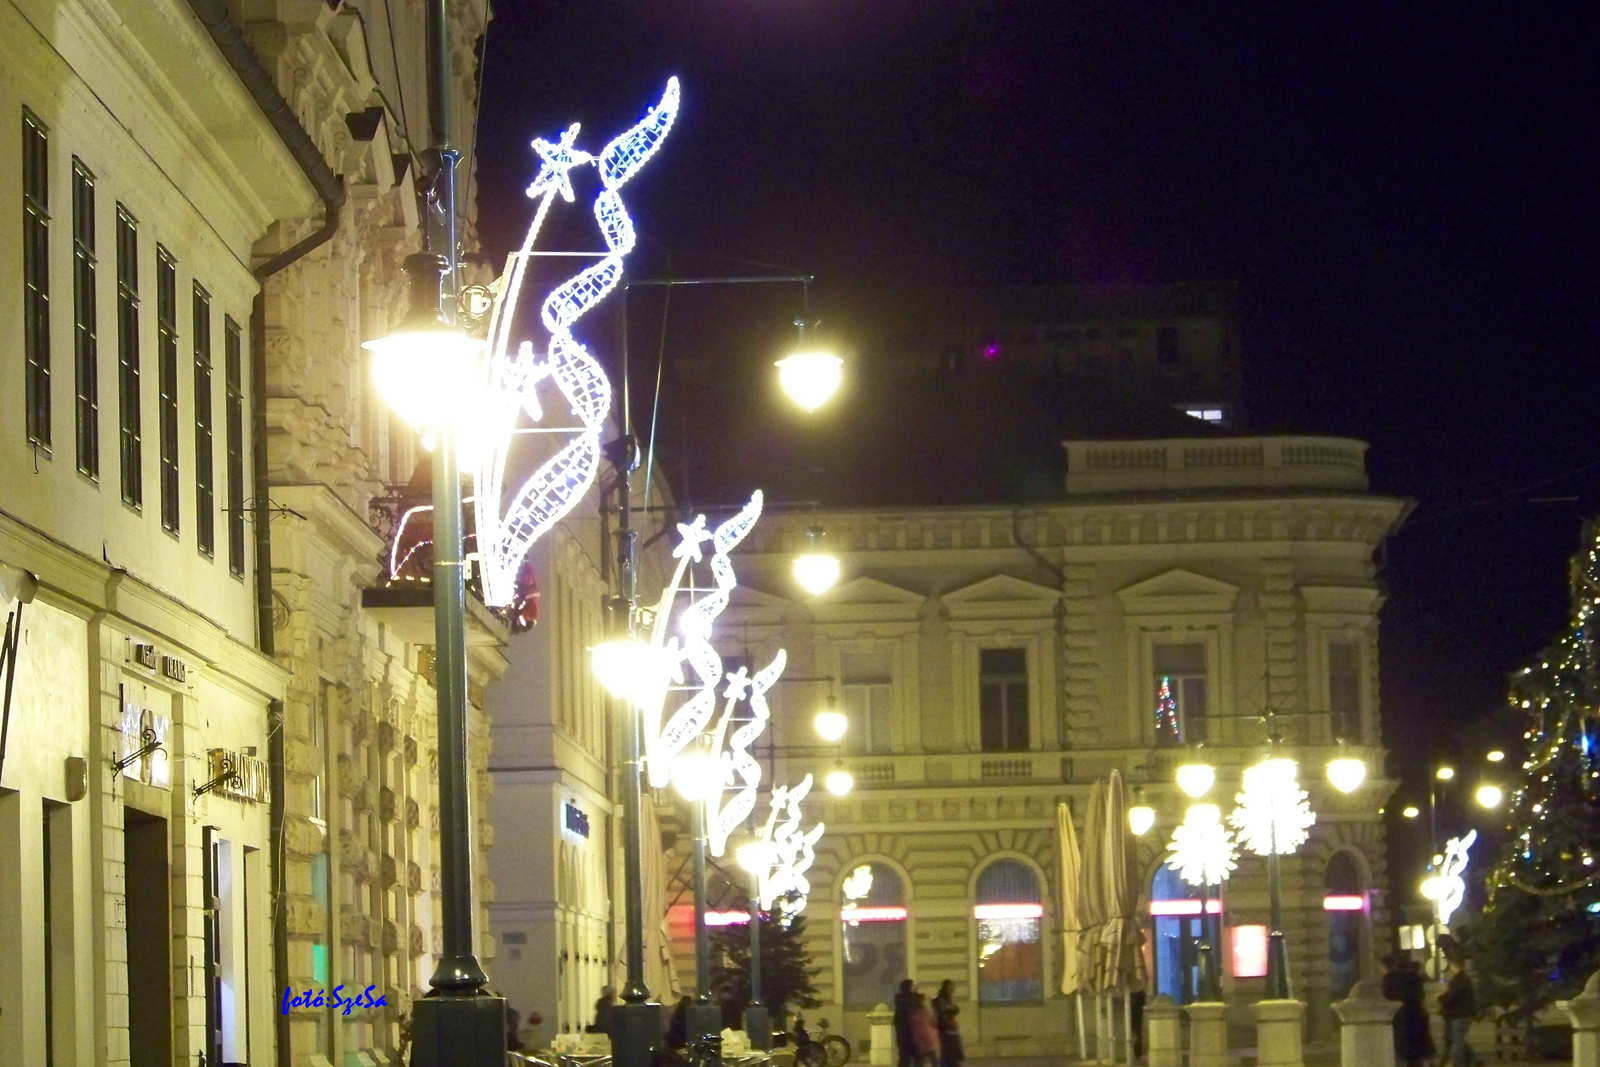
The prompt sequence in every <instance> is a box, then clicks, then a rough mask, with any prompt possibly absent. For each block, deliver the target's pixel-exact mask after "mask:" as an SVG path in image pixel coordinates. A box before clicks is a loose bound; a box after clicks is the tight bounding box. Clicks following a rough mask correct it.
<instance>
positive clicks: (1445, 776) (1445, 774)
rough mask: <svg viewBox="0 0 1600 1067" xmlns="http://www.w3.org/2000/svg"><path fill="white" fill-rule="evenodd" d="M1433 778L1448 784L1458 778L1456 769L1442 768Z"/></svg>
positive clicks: (1434, 773) (1435, 772)
mask: <svg viewBox="0 0 1600 1067" xmlns="http://www.w3.org/2000/svg"><path fill="white" fill-rule="evenodd" d="M1433 776H1434V777H1435V778H1437V779H1439V781H1441V782H1448V781H1449V780H1450V779H1452V778H1454V777H1455V776H1456V769H1455V768H1454V767H1440V768H1439V769H1438V770H1436V771H1434V772H1433Z"/></svg>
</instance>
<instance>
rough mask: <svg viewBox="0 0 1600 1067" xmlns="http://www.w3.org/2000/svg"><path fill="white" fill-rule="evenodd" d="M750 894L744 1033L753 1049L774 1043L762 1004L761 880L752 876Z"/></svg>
mask: <svg viewBox="0 0 1600 1067" xmlns="http://www.w3.org/2000/svg"><path fill="white" fill-rule="evenodd" d="M751 878H752V882H753V891H752V892H751V894H750V1002H749V1003H748V1004H747V1005H746V1006H745V1009H744V1032H745V1035H746V1036H747V1037H749V1039H750V1047H751V1048H762V1049H764V1048H766V1047H767V1046H768V1045H770V1044H771V1043H772V1017H771V1016H770V1015H768V1014H767V1007H766V1005H765V1004H763V1003H762V1002H761V878H760V876H759V875H752V876H751Z"/></svg>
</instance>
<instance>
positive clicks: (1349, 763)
mask: <svg viewBox="0 0 1600 1067" xmlns="http://www.w3.org/2000/svg"><path fill="white" fill-rule="evenodd" d="M1327 770H1328V782H1329V783H1330V784H1331V785H1332V786H1333V787H1334V788H1335V789H1337V790H1338V791H1339V792H1341V793H1353V792H1355V791H1356V790H1357V789H1359V788H1360V787H1361V783H1362V782H1364V781H1366V780H1367V765H1366V764H1365V763H1363V762H1362V761H1361V760H1359V759H1357V758H1356V757H1355V756H1352V755H1350V751H1349V749H1348V748H1347V747H1346V745H1345V741H1344V738H1340V739H1339V755H1338V756H1336V757H1335V758H1333V759H1331V760H1329V761H1328V768H1327Z"/></svg>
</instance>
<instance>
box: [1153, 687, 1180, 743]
mask: <svg viewBox="0 0 1600 1067" xmlns="http://www.w3.org/2000/svg"><path fill="white" fill-rule="evenodd" d="M1182 740H1183V737H1182V734H1181V732H1180V731H1179V729H1178V698H1177V697H1175V696H1173V695H1172V679H1171V678H1163V679H1161V684H1160V686H1159V687H1157V689H1156V742H1157V743H1158V744H1168V745H1175V744H1177V743H1178V742H1180V741H1182Z"/></svg>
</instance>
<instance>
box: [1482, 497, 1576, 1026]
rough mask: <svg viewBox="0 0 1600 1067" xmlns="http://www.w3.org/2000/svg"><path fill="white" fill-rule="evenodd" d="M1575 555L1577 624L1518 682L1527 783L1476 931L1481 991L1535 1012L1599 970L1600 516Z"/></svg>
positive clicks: (1524, 1013) (1511, 815)
mask: <svg viewBox="0 0 1600 1067" xmlns="http://www.w3.org/2000/svg"><path fill="white" fill-rule="evenodd" d="M1584 540H1585V547H1584V549H1583V551H1581V552H1580V553H1579V554H1578V555H1577V556H1576V557H1575V558H1574V559H1573V561H1572V620H1571V622H1570V623H1569V625H1568V627H1567V629H1566V631H1565V632H1564V633H1563V634H1562V635H1561V637H1560V638H1559V639H1558V640H1557V641H1556V642H1555V643H1554V644H1553V645H1551V646H1550V647H1549V648H1547V649H1545V650H1544V653H1543V654H1542V655H1541V656H1540V657H1539V658H1538V660H1537V661H1536V662H1534V663H1532V664H1530V665H1529V666H1528V667H1526V668H1524V669H1523V670H1522V671H1521V672H1519V673H1518V674H1517V675H1516V676H1515V677H1514V678H1513V679H1512V683H1511V704H1512V707H1513V708H1514V709H1516V710H1517V711H1519V712H1520V713H1521V714H1523V715H1524V716H1526V730H1525V733H1524V741H1525V747H1526V751H1527V756H1526V760H1525V761H1524V763H1523V769H1524V772H1525V773H1524V777H1523V781H1522V784H1521V785H1520V786H1519V787H1518V788H1517V789H1516V791H1515V793H1514V794H1513V796H1512V799H1511V804H1510V808H1509V811H1508V815H1507V819H1508V826H1507V829H1508V833H1507V837H1506V841H1505V844H1504V846H1503V848H1502V850H1501V853H1500V856H1499V857H1498V859H1497V861H1496V864H1495V866H1494V868H1493V870H1491V871H1490V872H1489V875H1488V878H1487V886H1488V902H1487V904H1486V905H1485V907H1484V909H1483V912H1482V914H1481V915H1480V916H1479V918H1478V919H1477V920H1476V921H1475V922H1474V923H1473V924H1472V926H1471V928H1470V930H1469V931H1468V932H1467V933H1468V950H1469V951H1470V952H1471V954H1472V956H1473V960H1474V964H1475V970H1476V971H1477V974H1478V985H1479V994H1480V997H1481V998H1482V999H1484V1000H1485V1001H1487V1002H1489V1003H1493V1004H1499V1005H1501V1006H1503V1007H1507V1008H1511V1009H1513V1010H1514V1012H1515V1013H1516V1015H1518V1016H1519V1017H1521V1018H1522V1019H1523V1020H1524V1021H1526V1023H1527V1024H1528V1025H1529V1026H1531V1025H1532V1021H1533V1016H1534V1015H1535V1014H1536V1013H1537V1012H1538V1011H1539V1010H1540V1009H1542V1008H1544V1007H1546V1006H1547V1005H1549V1004H1551V1003H1553V1002H1554V1001H1557V1000H1562V999H1567V998H1570V997H1572V996H1574V995H1576V994H1577V993H1578V992H1579V990H1580V989H1582V987H1583V984H1584V982H1586V981H1587V980H1588V978H1589V976H1590V975H1591V974H1592V973H1594V971H1595V970H1597V969H1600V646H1597V644H1596V640H1597V637H1600V633H1597V632H1596V631H1597V628H1600V523H1590V524H1589V525H1588V526H1587V527H1586V529H1585V531H1584Z"/></svg>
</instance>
